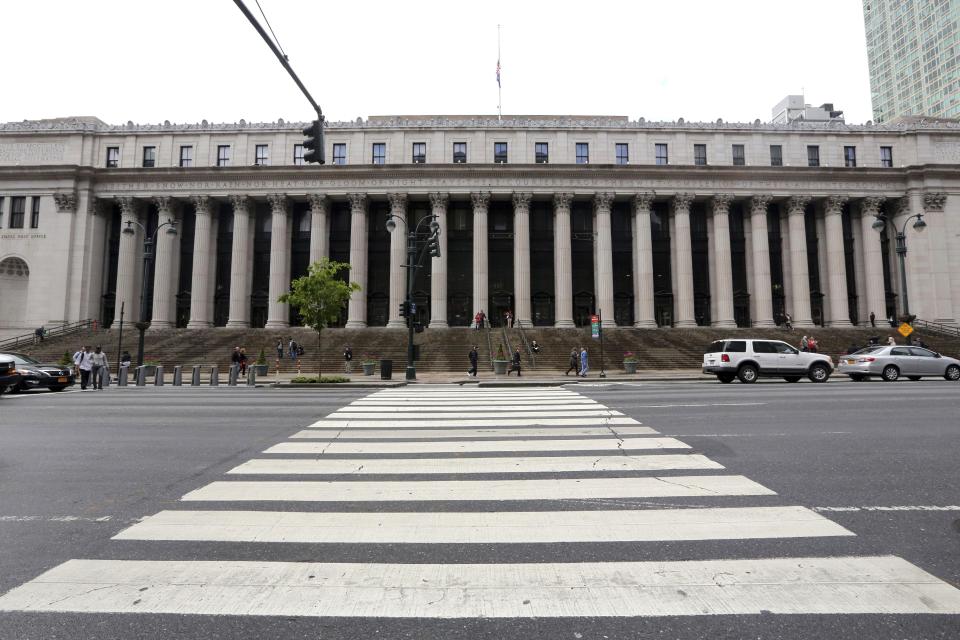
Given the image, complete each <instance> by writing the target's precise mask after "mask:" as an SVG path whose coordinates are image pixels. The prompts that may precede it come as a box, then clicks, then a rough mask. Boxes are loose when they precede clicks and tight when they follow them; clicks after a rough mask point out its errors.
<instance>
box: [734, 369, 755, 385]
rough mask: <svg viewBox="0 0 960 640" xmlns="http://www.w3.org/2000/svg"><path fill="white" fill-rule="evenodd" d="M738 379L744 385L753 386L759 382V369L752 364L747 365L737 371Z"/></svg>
mask: <svg viewBox="0 0 960 640" xmlns="http://www.w3.org/2000/svg"><path fill="white" fill-rule="evenodd" d="M737 378H739V379H740V382H742V383H743V384H753V383H754V382H756V381H757V368H756V367H755V366H753V365H752V364H745V365H743V366H742V367H740V369H739V370H738V371H737Z"/></svg>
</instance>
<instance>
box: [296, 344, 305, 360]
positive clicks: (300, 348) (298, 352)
mask: <svg viewBox="0 0 960 640" xmlns="http://www.w3.org/2000/svg"><path fill="white" fill-rule="evenodd" d="M303 353H304V351H303V345H302V344H300V343H299V342H298V343H297V359H298V360H299V359H300V357H301V356H302V355H303Z"/></svg>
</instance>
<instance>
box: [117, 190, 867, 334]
mask: <svg viewBox="0 0 960 640" xmlns="http://www.w3.org/2000/svg"><path fill="white" fill-rule="evenodd" d="M429 198H430V206H431V213H432V214H433V215H434V216H436V218H437V221H438V222H439V224H440V228H441V230H442V231H441V234H440V243H441V245H440V247H441V250H440V256H439V257H436V258H432V260H433V265H432V269H433V277H432V279H431V298H432V304H431V318H430V324H431V326H440V327H443V326H447V317H446V315H447V308H446V307H447V305H446V299H447V277H446V274H447V233H446V231H447V224H446V218H447V206H448V203H449V196H448V194H446V193H430V194H429ZM490 198H491V194H490V193H488V192H474V193H471V203H472V207H473V221H474V229H473V231H474V233H473V300H474V307H476V308H477V309H481V308H483V309H486V308H487V307H488V276H489V264H488V224H487V219H488V210H489V203H490ZM388 199H389V202H390V211H391V214H392V215H393V216H394V217H395V219H396V220H397V221H398V225H397V231H395V232H394V233H393V234H391V239H390V265H391V268H390V307H389V322H388V326H395V327H399V326H404V321H403V318H401V317H400V313H399V306H400V304H401V302H402V301H403V300H404V298H405V295H406V280H405V270H404V269H403V268H402V267H401V265H402V264H405V263H406V259H407V257H406V250H407V247H406V243H407V234H408V232H409V229H406V224H407V223H408V221H407V194H403V193H391V194H388ZM531 199H532V194H531V193H527V192H516V193H513V194H512V200H513V210H514V295H515V305H516V306H515V309H514V317H515V318H516V319H517V320H518V321H519V322H521V323H524V324H527V325H529V324H531V295H530V293H531V292H530V234H529V233H530V232H529V230H530V202H531ZM573 199H574V194H572V193H556V194H554V196H553V206H554V216H555V219H554V222H555V226H554V229H555V231H554V286H555V305H556V308H555V326H557V327H573V326H574V322H573V294H572V251H571V205H572V202H573ZM653 199H654V198H653V194H650V193H639V194H636V195H634V196H633V198H632V205H633V210H632V219H633V230H634V233H633V243H634V245H633V246H634V251H633V260H634V265H633V269H634V275H635V277H634V284H635V291H634V300H635V309H634V311H635V322H634V326H636V327H640V328H651V327H656V326H657V324H656V320H655V316H654V284H653V279H654V272H653V241H652V234H651V225H650V222H651V220H650V218H651V207H652V204H653ZM267 200H268V202H269V204H270V208H271V212H272V222H271V246H270V278H269V303H268V316H267V323H266V327H267V328H283V327H286V326H288V324H289V322H288V317H289V310H288V308H287V305H286V304H283V303H281V302H279V301H278V298H279V297H280V295H282V294H283V293H284V292H286V291H287V290H288V289H289V284H290V257H291V256H290V247H291V239H292V231H293V229H292V225H291V221H290V212H291V202H290V199H289V198H288V197H287V196H286V195H283V194H272V195H269V196H267ZM348 200H349V202H350V209H351V234H350V264H351V271H350V279H351V280H352V281H355V282H358V283H359V284H360V286H361V289H360V290H359V291H355V292H353V294H352V295H351V298H350V302H349V308H348V314H347V324H346V326H347V327H348V328H357V327H365V326H366V324H367V323H366V320H367V318H366V309H367V303H366V298H367V292H366V289H367V269H368V265H367V237H368V235H367V225H368V220H367V217H368V216H367V202H368V198H367V195H366V194H363V193H351V194H348ZM613 200H614V194H612V193H606V192H601V193H596V194H594V197H593V204H594V216H595V224H594V236H595V250H594V260H595V278H596V282H595V284H596V287H595V291H596V303H597V308H598V309H600V310H602V311H605V312H606V313H607V318H606V320H605V323H606V324H607V325H608V326H615V324H614V320H613V305H614V295H613V241H612V231H611V207H612V204H613ZM810 200H811V199H810V197H808V196H794V197H791V198H789V199H788V200H787V202H786V207H785V208H786V221H785V224H781V236H782V238H783V257H784V260H783V273H784V295H785V297H786V302H787V310H788V312H789V313H791V315H792V317H793V323H794V325H795V326H798V327H804V326H812V324H813V319H812V315H811V305H810V287H809V269H808V262H807V261H808V252H807V234H806V222H805V212H806V209H807V206H808V204H809V202H810ZM153 201H154V204H155V205H156V207H157V209H158V213H159V218H160V220H161V221H165V220H167V219H173V220H178V219H179V218H180V213H179V210H178V207H177V205H176V202H175V201H174V200H173V199H172V198H170V197H157V198H154V199H153ZM191 201H192V204H193V207H194V210H195V212H196V213H195V230H194V239H193V265H192V266H193V269H192V281H191V307H190V308H191V311H190V320H189V323H188V325H187V326H188V328H204V327H210V326H212V324H213V323H212V308H213V305H212V296H211V291H212V290H213V287H214V270H213V268H212V265H213V264H215V258H216V256H215V251H216V242H215V239H216V233H217V230H216V226H217V220H216V217H215V216H214V215H213V211H212V206H213V200H212V199H211V198H210V197H207V196H197V197H193V198H191ZM309 201H310V211H311V229H312V230H313V231H315V232H311V236H310V261H311V262H315V261H317V260H319V259H321V258H322V257H325V256H327V255H329V233H328V224H329V200H328V198H327V197H326V196H324V195H322V194H312V195H310V196H309ZM732 201H733V197H732V196H731V195H728V194H716V195H714V196H712V197H711V199H710V207H711V211H712V217H711V219H710V229H709V252H710V257H709V262H710V267H711V276H710V277H711V299H712V302H713V304H714V307H713V313H712V319H713V324H714V326H718V327H734V326H736V323H735V320H734V304H733V297H734V296H733V268H732V262H733V261H732V255H731V242H730V221H729V210H730V205H731V203H732ZM230 202H231V205H232V207H233V246H232V261H233V264H234V265H251V264H252V263H253V237H254V224H253V222H252V220H251V216H252V215H253V214H254V208H253V203H252V201H251V199H250V198H249V197H247V196H232V197H231V198H230ZM692 202H693V196H692V195H690V194H684V193H681V194H677V195H675V196H673V197H672V198H671V206H670V209H671V214H672V215H671V220H670V225H671V233H672V246H671V259H672V272H673V292H674V299H675V312H676V317H675V322H674V324H675V326H678V327H691V326H695V325H696V324H697V323H696V319H695V316H694V286H693V281H694V278H693V251H692V242H691V232H690V231H691V225H690V205H691V203H692ZM770 202H771V197H770V196H768V195H757V196H753V197H752V198H751V199H750V201H749V213H748V215H747V216H745V220H744V226H745V237H746V239H747V242H748V246H747V265H748V274H747V276H748V283H749V290H750V293H751V307H752V309H751V310H752V313H751V317H752V318H753V320H754V324H755V326H758V327H769V326H773V324H774V319H773V298H772V286H771V284H772V283H771V272H770V247H769V243H768V237H767V235H768V228H767V226H768V225H767V211H768V207H769V204H770ZM846 202H847V198H846V197H845V196H830V197H828V198H826V199H825V200H824V203H823V211H824V216H823V229H822V230H821V232H820V233H818V236H821V237H824V238H825V251H824V252H819V253H820V254H821V263H822V265H823V266H824V267H825V268H822V269H821V277H822V278H824V277H825V278H827V280H826V282H823V284H824V285H825V288H826V289H827V291H828V297H827V300H825V309H826V310H827V312H828V317H827V321H828V323H829V324H830V325H832V326H848V325H849V324H850V320H849V311H848V308H847V304H848V302H847V275H846V259H845V250H844V238H843V225H842V221H841V213H842V210H843V206H844V204H845V203H846ZM882 202H883V199H882V198H877V197H868V198H864V199H863V200H862V201H861V204H860V210H861V221H860V224H861V230H860V235H861V237H862V249H859V250H860V251H861V253H862V269H863V274H862V279H863V285H864V291H863V294H864V295H865V296H866V299H867V303H866V308H867V309H869V310H872V311H874V312H880V314H882V313H883V311H884V310H885V309H886V301H885V291H884V282H883V261H882V250H881V245H880V236H879V234H878V233H877V232H876V231H875V230H873V228H872V224H873V221H874V219H875V218H874V217H875V215H876V214H877V213H878V211H879V207H880V205H881V203H882ZM119 204H120V208H121V224H123V225H124V226H126V223H127V221H137V222H141V223H142V220H141V215H142V211H143V207H142V202H140V201H138V200H136V199H134V198H121V199H120V200H119ZM133 228H134V229H135V230H136V233H135V234H132V235H131V234H121V236H120V247H119V258H118V270H117V289H116V290H117V302H118V304H117V315H118V319H119V309H120V304H119V303H120V302H121V301H123V302H125V307H126V309H127V310H128V314H129V315H128V318H131V317H132V318H134V319H136V314H135V310H136V309H137V308H138V305H137V304H135V302H136V293H137V292H138V291H139V284H140V283H139V281H138V273H139V269H138V263H137V258H138V255H139V247H140V246H142V242H143V237H142V232H141V230H140V229H139V228H138V227H137V226H136V225H133ZM155 251H156V263H155V272H154V283H153V318H152V323H151V328H152V329H164V328H170V327H172V326H174V313H175V293H176V286H177V282H176V280H177V278H176V277H175V274H176V273H179V264H178V262H179V256H180V251H179V237H178V236H173V235H169V234H165V233H159V234H157V243H156V249H155ZM858 277H859V276H858ZM251 286H252V270H251V269H250V268H233V269H231V278H230V304H229V309H230V311H229V320H228V322H227V326H230V327H244V326H249V323H250V304H249V300H250V294H251Z"/></svg>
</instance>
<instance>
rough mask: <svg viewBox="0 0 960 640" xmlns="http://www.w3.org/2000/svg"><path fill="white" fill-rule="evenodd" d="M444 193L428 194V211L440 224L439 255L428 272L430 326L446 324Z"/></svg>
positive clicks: (447, 232)
mask: <svg viewBox="0 0 960 640" xmlns="http://www.w3.org/2000/svg"><path fill="white" fill-rule="evenodd" d="M449 200H450V197H449V195H448V194H446V193H431V194H430V211H431V213H433V215H434V216H436V220H437V224H439V225H440V237H439V241H440V257H438V258H433V259H432V260H433V263H432V265H431V272H430V274H431V275H430V326H431V327H446V326H447V236H448V234H449V233H450V229H448V228H447V202H448V201H449Z"/></svg>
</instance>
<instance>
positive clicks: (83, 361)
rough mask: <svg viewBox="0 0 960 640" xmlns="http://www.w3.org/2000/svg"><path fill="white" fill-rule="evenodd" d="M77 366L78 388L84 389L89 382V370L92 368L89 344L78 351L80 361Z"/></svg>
mask: <svg viewBox="0 0 960 640" xmlns="http://www.w3.org/2000/svg"><path fill="white" fill-rule="evenodd" d="M77 367H78V368H79V369H80V390H81V391H86V390H87V385H88V384H89V383H90V371H92V370H93V354H92V353H90V347H89V345H88V346H85V347H84V348H83V351H81V352H80V362H79V364H77Z"/></svg>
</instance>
